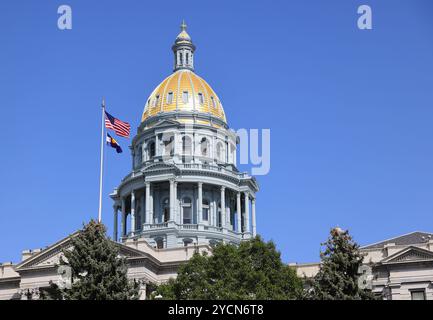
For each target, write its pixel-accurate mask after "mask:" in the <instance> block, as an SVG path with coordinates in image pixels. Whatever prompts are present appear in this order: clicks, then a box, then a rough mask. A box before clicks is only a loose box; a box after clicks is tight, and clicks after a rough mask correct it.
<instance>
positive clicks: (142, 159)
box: [0, 23, 258, 300]
mask: <svg viewBox="0 0 433 320" xmlns="http://www.w3.org/2000/svg"><path fill="white" fill-rule="evenodd" d="M172 49H173V52H174V70H173V73H172V74H171V75H169V76H168V77H167V78H165V79H164V80H163V81H162V82H161V83H160V84H159V85H158V86H157V87H156V88H155V89H154V90H153V91H152V93H151V94H150V96H149V98H148V99H147V100H146V103H145V106H144V110H143V115H142V117H141V123H140V125H139V127H138V129H137V134H136V136H135V137H134V138H133V140H132V145H131V147H130V148H131V151H132V159H133V161H132V170H131V172H130V173H129V174H128V175H127V176H126V177H125V178H124V179H123V180H122V181H121V183H120V184H119V186H118V187H117V188H116V189H115V190H114V192H113V193H112V194H111V195H110V196H111V198H112V199H113V200H114V232H113V240H114V241H115V243H116V246H118V248H119V254H120V255H121V256H124V257H125V258H126V259H127V266H128V277H129V278H130V279H134V280H135V281H138V282H139V283H140V284H141V289H140V292H141V293H140V298H141V299H145V298H146V296H147V295H148V293H149V292H147V289H146V288H147V284H148V283H156V284H158V283H162V282H165V281H167V280H168V279H169V278H173V277H176V275H177V270H178V268H179V266H180V265H181V264H183V263H185V261H187V260H188V259H190V258H191V257H192V256H193V255H194V253H196V252H209V251H210V250H211V248H212V245H213V244H216V243H218V242H225V243H233V244H239V243H240V242H241V241H242V240H244V239H249V238H251V237H252V236H254V235H255V234H256V208H255V194H256V192H257V191H258V186H257V183H256V180H255V179H254V178H253V177H251V176H249V175H248V174H246V173H241V172H239V171H238V170H237V169H236V147H237V143H238V139H237V136H236V133H235V132H234V131H232V130H230V129H229V127H228V124H227V119H226V116H225V112H224V108H223V106H222V104H221V101H220V99H219V97H218V96H217V94H216V93H215V91H214V90H213V89H212V87H211V86H210V85H209V84H208V83H207V82H206V81H205V80H203V79H202V78H201V77H199V76H198V75H197V74H195V72H194V53H195V46H194V44H193V43H192V40H191V37H190V36H189V35H188V33H187V31H186V25H185V24H184V23H183V24H182V26H181V32H180V33H179V35H178V36H177V38H176V41H175V43H174V45H173V47H172ZM119 216H120V217H119ZM119 221H120V235H119V230H118V229H119V226H118V222H119ZM77 235H78V232H76V233H74V234H72V235H69V236H67V237H65V238H64V239H61V240H59V241H58V242H56V243H54V244H52V245H50V246H48V247H46V248H43V249H34V250H24V251H23V252H22V261H21V262H19V263H17V264H14V263H12V262H11V263H0V300H3V299H39V298H40V297H41V294H43V292H45V291H46V290H47V289H48V288H49V287H50V285H51V284H52V283H54V284H57V285H59V286H60V285H65V284H66V283H68V281H70V279H68V277H67V276H65V274H64V273H62V272H59V269H58V265H59V261H60V258H61V257H62V256H63V253H62V252H63V250H65V249H68V248H71V247H72V244H71V239H72V238H73V237H75V236H77Z"/></svg>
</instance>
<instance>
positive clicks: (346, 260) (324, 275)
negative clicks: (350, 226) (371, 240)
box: [310, 228, 374, 300]
mask: <svg viewBox="0 0 433 320" xmlns="http://www.w3.org/2000/svg"><path fill="white" fill-rule="evenodd" d="M322 246H324V247H325V249H324V251H322V252H321V253H320V258H321V262H322V263H321V266H320V270H319V272H318V273H317V275H316V276H315V277H314V279H313V281H312V282H311V283H310V285H311V290H310V298H311V299H317V300H360V299H374V295H373V294H372V293H371V292H370V291H368V290H364V289H361V288H359V286H358V276H359V275H358V268H359V266H360V265H361V264H362V262H363V259H364V258H363V256H362V254H361V253H360V251H359V245H358V244H357V243H356V242H355V241H354V240H353V239H352V237H351V236H350V235H349V232H348V231H343V230H341V229H340V228H334V229H332V230H331V232H330V236H329V237H328V240H327V241H326V242H325V243H322Z"/></svg>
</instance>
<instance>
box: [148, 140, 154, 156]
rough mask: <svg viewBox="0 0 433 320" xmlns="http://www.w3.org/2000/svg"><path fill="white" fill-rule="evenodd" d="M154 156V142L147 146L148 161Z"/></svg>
mask: <svg viewBox="0 0 433 320" xmlns="http://www.w3.org/2000/svg"><path fill="white" fill-rule="evenodd" d="M154 156H155V142H154V141H152V142H151V143H150V144H149V159H152V158H153V157H154Z"/></svg>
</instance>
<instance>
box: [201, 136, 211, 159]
mask: <svg viewBox="0 0 433 320" xmlns="http://www.w3.org/2000/svg"><path fill="white" fill-rule="evenodd" d="M200 151H201V155H202V156H203V157H208V156H209V140H208V139H206V138H203V139H201V142H200Z"/></svg>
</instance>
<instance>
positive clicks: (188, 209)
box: [182, 197, 192, 224]
mask: <svg viewBox="0 0 433 320" xmlns="http://www.w3.org/2000/svg"><path fill="white" fill-rule="evenodd" d="M182 214H183V224H191V223H192V205H191V199H190V198H187V197H186V198H183V199H182Z"/></svg>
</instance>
